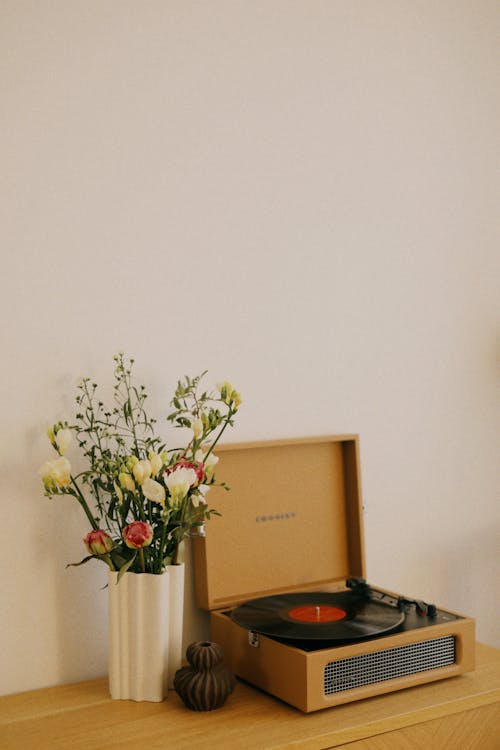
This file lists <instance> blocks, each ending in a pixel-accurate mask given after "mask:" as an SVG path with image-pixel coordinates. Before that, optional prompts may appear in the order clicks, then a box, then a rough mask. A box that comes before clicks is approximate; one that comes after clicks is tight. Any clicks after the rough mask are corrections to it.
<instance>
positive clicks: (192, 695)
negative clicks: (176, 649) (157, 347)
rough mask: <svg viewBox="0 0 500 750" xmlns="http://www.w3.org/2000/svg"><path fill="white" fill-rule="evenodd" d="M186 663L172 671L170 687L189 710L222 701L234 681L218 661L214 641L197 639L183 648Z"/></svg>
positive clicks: (206, 708)
mask: <svg viewBox="0 0 500 750" xmlns="http://www.w3.org/2000/svg"><path fill="white" fill-rule="evenodd" d="M186 658H187V660H188V662H189V664H190V666H189V667H182V668H181V669H178V670H177V672H176V673H175V678H174V688H175V690H176V692H177V694H178V695H179V696H180V697H181V699H182V700H183V702H184V704H185V705H186V706H187V707H188V708H190V709H191V710H192V711H213V710H214V708H220V707H221V706H222V705H224V703H225V702H226V699H227V697H228V695H230V693H232V691H233V689H234V685H235V679H234V676H233V675H232V674H231V672H230V671H229V669H228V668H227V667H226V666H224V664H222V649H221V647H220V646H219V645H218V644H217V643H210V642H209V641H197V642H196V643H191V645H190V646H188V648H187V651H186Z"/></svg>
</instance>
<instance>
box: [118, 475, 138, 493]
mask: <svg viewBox="0 0 500 750" xmlns="http://www.w3.org/2000/svg"><path fill="white" fill-rule="evenodd" d="M118 481H119V482H120V485H121V487H122V488H123V489H124V490H128V491H129V492H133V493H134V495H135V492H136V489H135V482H134V480H133V478H132V477H131V476H130V474H127V472H126V471H122V472H121V474H119V475H118Z"/></svg>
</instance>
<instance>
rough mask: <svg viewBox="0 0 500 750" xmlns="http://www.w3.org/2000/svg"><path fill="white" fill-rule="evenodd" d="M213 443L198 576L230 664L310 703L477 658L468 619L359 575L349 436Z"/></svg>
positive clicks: (357, 504) (355, 463)
mask: <svg viewBox="0 0 500 750" xmlns="http://www.w3.org/2000/svg"><path fill="white" fill-rule="evenodd" d="M217 452H218V453H220V454H221V464H220V465H221V475H223V476H224V481H225V482H226V483H227V484H228V485H229V486H230V487H231V492H230V493H227V492H224V491H223V490H222V489H220V488H213V489H212V490H211V493H213V495H211V497H210V504H211V505H213V507H216V508H217V509H218V510H220V512H221V514H222V516H221V517H220V518H219V517H214V518H212V520H211V521H210V524H209V525H208V528H207V532H206V537H204V538H197V539H195V540H194V563H195V584H196V595H197V602H198V605H199V606H200V607H201V608H203V609H205V610H209V611H210V612H211V637H212V639H213V640H214V641H216V642H217V643H219V644H220V645H221V646H222V649H223V651H224V655H225V658H226V662H227V663H228V665H229V666H230V668H231V669H232V670H233V671H234V672H235V674H236V675H238V676H239V677H240V678H242V679H244V680H246V681H248V682H250V683H252V684H253V685H255V686H257V687H259V688H261V689H262V690H265V691H267V692H269V693H271V694H272V695H274V696H276V697H277V698H280V699H282V700H284V701H286V702H287V703H290V704H291V705H293V706H296V707H297V708H299V709H301V710H302V711H306V712H309V711H316V710H318V709H321V708H327V707H329V706H334V705H337V704H341V703H347V702H349V701H354V700H358V699H361V698H367V697H369V696H373V695H377V694H381V693H385V692H390V691H393V690H399V689H401V688H406V687H411V686H412V685H418V684H421V683H425V682H431V681H434V680H440V679H443V678H445V677H452V676H455V675H459V674H461V673H463V672H466V671H470V670H472V669H473V668H474V621H473V620H472V619H471V618H469V617H465V616H463V615H460V614H457V613H455V612H450V611H447V610H444V609H441V608H438V607H436V605H435V604H434V603H432V602H426V601H422V600H421V599H417V598H411V597H408V596H402V595H400V594H397V593H394V592H391V591H387V590H385V589H383V588H378V587H374V586H371V585H369V584H367V583H366V580H365V556H364V539H363V517H362V513H363V508H362V500H361V485H360V471H359V443H358V437H357V436H356V435H342V436H333V437H320V438H308V439H304V440H284V441H268V442H261V443H246V444H233V445H226V446H220V448H219V450H218V451H217ZM214 495H216V496H215V497H214Z"/></svg>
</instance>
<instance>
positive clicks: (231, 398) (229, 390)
mask: <svg viewBox="0 0 500 750" xmlns="http://www.w3.org/2000/svg"><path fill="white" fill-rule="evenodd" d="M218 388H219V391H220V397H221V399H222V400H223V401H224V403H225V404H227V405H228V406H231V405H232V406H233V407H234V408H235V409H237V408H238V406H240V404H241V403H242V400H241V396H240V394H239V393H238V391H237V390H235V389H234V388H233V386H232V384H231V383H230V382H229V380H225V381H224V382H223V383H221V384H220V385H219V386H218Z"/></svg>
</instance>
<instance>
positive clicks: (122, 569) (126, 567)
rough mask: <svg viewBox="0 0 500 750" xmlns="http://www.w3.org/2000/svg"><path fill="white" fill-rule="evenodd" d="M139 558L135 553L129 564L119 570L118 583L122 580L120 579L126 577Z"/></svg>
mask: <svg viewBox="0 0 500 750" xmlns="http://www.w3.org/2000/svg"><path fill="white" fill-rule="evenodd" d="M136 557H137V552H135V553H134V555H133V557H131V558H130V560H129V561H128V562H126V563H125V565H122V567H121V568H120V570H119V573H118V578H117V579H116V582H117V583H118V581H119V580H120V578H121V577H122V576H123V575H125V573H126V572H127V570H128V569H129V568H130V567H131V566H132V563H133V562H134V561H135V558H136Z"/></svg>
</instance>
